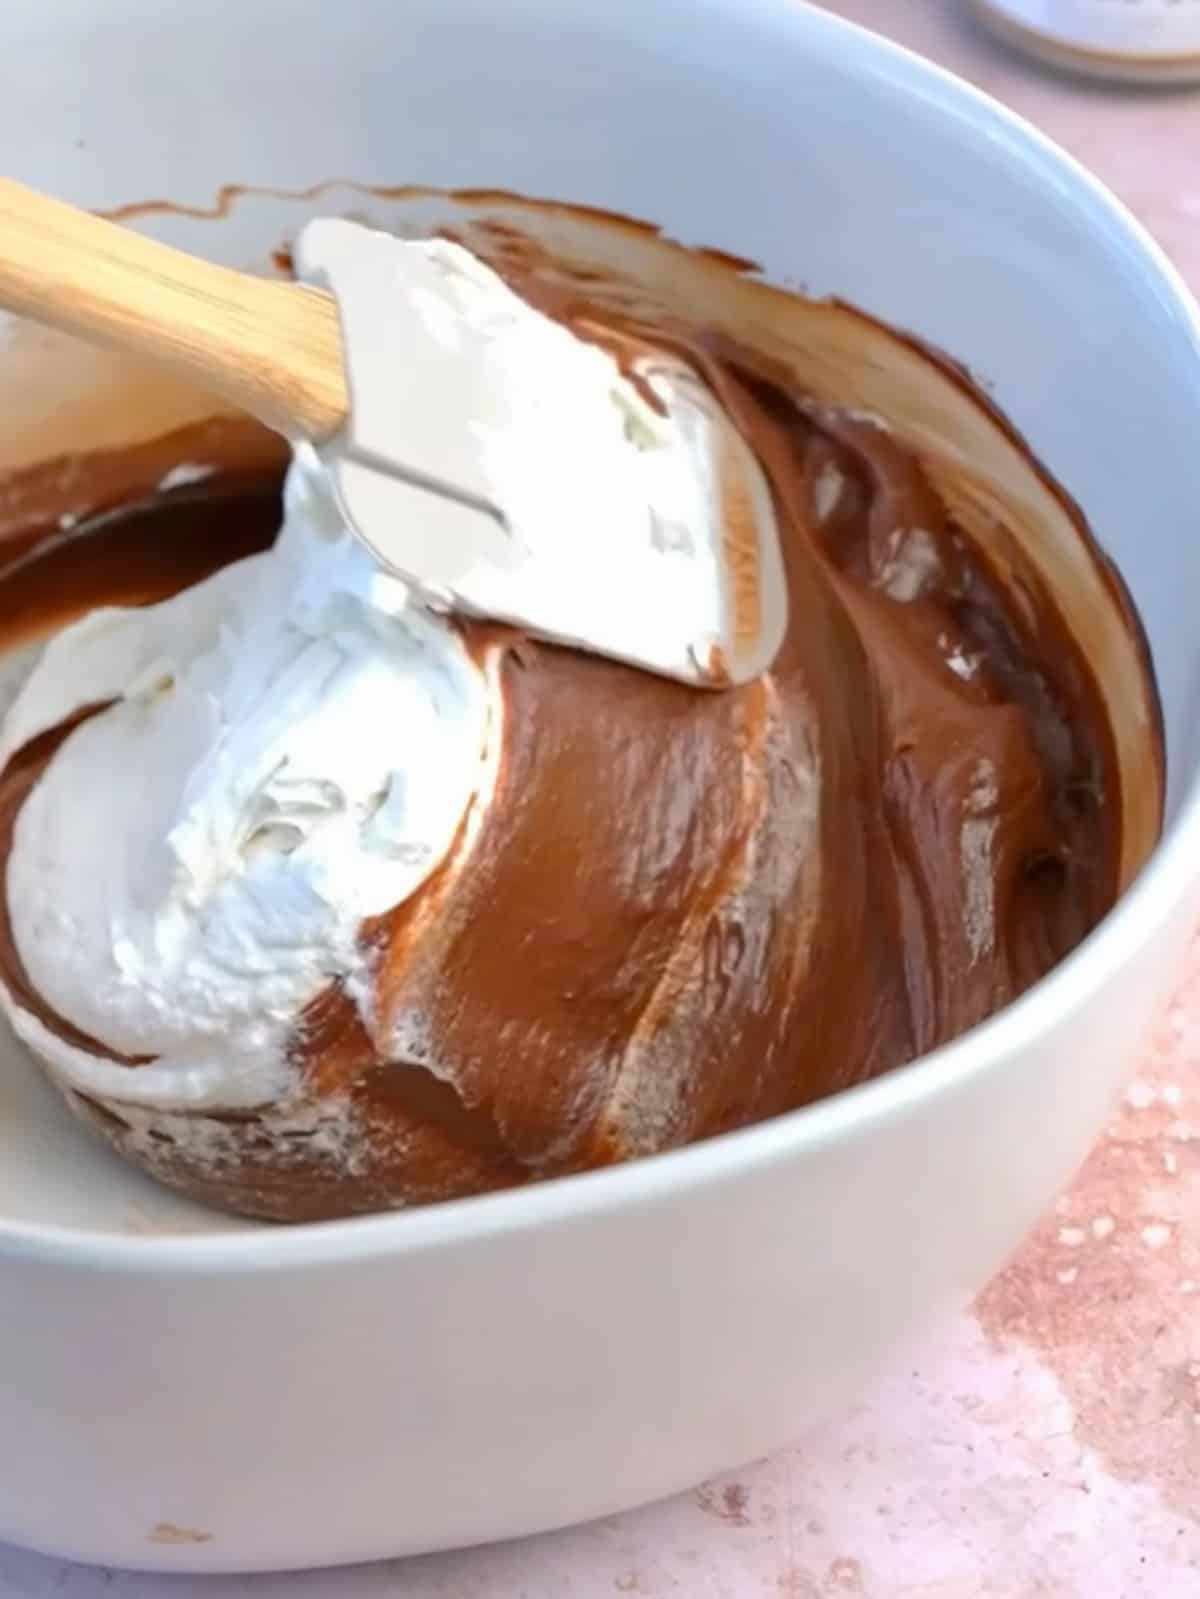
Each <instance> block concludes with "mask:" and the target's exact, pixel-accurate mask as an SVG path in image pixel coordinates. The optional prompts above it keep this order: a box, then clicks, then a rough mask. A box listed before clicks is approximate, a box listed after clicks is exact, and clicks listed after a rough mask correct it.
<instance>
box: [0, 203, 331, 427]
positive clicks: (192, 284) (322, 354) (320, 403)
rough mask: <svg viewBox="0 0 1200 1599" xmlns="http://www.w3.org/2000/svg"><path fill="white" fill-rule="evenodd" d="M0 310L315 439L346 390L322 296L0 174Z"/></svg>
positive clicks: (328, 307)
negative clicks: (193, 251)
mask: <svg viewBox="0 0 1200 1599" xmlns="http://www.w3.org/2000/svg"><path fill="white" fill-rule="evenodd" d="M0 306H5V307H7V308H8V309H9V310H11V311H16V312H19V313H20V314H22V315H24V316H30V317H34V318H36V319H37V320H38V321H40V322H48V323H50V324H52V325H53V326H54V327H58V328H63V329H65V330H66V331H67V332H68V333H78V334H81V335H82V336H83V337H85V338H89V339H94V340H96V341H98V342H100V343H104V344H109V345H115V346H116V347H117V348H118V349H125V350H132V351H136V352H137V353H138V354H139V355H145V356H149V357H151V358H152V359H154V360H157V361H161V362H164V363H166V364H167V365H169V366H171V367H173V368H175V370H176V371H178V372H180V373H182V374H184V375H185V376H187V377H189V378H193V379H195V380H196V381H197V382H199V383H201V384H203V385H205V386H206V387H208V388H210V389H214V390H216V392H217V393H219V394H221V395H223V396H224V397H225V398H226V399H227V400H230V401H232V402H233V403H234V404H235V405H238V406H241V407H242V408H243V409H244V410H247V411H249V412H250V413H251V414H252V415H253V416H256V417H258V419H259V420H260V421H262V422H265V423H266V424H267V426H268V427H272V428H275V429H276V430H277V431H278V432H280V433H284V434H286V435H287V436H289V437H292V438H295V437H297V436H299V437H303V438H309V439H317V440H320V439H324V438H327V437H328V436H329V435H330V434H331V433H334V432H336V431H337V429H338V428H339V427H341V425H342V424H343V422H344V421H345V420H346V415H347V412H348V410H349V396H348V393H347V388H346V373H345V365H344V356H343V351H342V335H341V326H340V323H339V320H338V311H337V304H336V302H335V301H334V299H333V297H332V295H329V294H326V293H324V291H322V290H320V289H314V288H310V287H308V286H307V285H305V284H300V283H283V282H279V281H277V280H274V279H271V278H258V277H254V276H252V275H251V274H250V273H248V272H235V271H232V270H231V269H230V268H228V267H222V266H214V265H213V263H212V262H210V261H203V260H201V259H200V258H199V257H197V256H193V255H188V254H187V252H186V251H184V250H176V249H173V248H172V247H171V246H170V245H166V244H160V243H158V242H157V241H156V240H154V239H148V238H146V237H144V235H142V234H139V233H135V232H133V230H132V229H130V228H125V227H120V226H118V224H116V223H114V222H105V221H103V220H102V219H101V218H99V217H95V216H92V215H91V213H90V212H87V211H81V210H78V209H77V208H76V207H74V206H70V205H65V204H63V203H62V201H60V200H51V199H49V198H48V197H46V196H45V195H41V194H38V193H36V192H35V191H34V190H32V189H27V188H25V186H24V185H23V184H20V183H16V182H14V181H13V180H12V179H11V178H0Z"/></svg>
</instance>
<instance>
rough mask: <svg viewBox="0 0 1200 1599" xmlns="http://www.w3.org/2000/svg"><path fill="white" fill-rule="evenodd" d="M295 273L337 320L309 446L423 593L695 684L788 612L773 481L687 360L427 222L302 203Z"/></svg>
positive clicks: (764, 645)
mask: <svg viewBox="0 0 1200 1599" xmlns="http://www.w3.org/2000/svg"><path fill="white" fill-rule="evenodd" d="M296 265H297V270H298V272H299V274H300V276H301V277H302V278H303V279H304V280H305V281H306V282H309V283H312V284H315V285H318V286H320V287H323V288H326V289H328V290H329V291H330V292H331V293H332V294H333V295H334V296H335V298H336V300H337V302H338V307H339V311H340V315H341V321H342V333H343V341H344V345H345V350H346V358H347V368H348V371H347V377H348V387H349V393H350V417H349V421H348V423H347V425H346V427H345V428H344V429H343V430H342V431H341V432H340V433H339V434H338V435H336V436H335V437H334V438H332V439H330V440H328V441H325V442H324V443H323V444H322V445H321V454H322V457H323V459H324V461H325V463H326V465H327V468H328V471H329V473H330V476H331V479H332V481H333V484H334V488H335V491H336V493H337V495H338V498H339V501H340V503H341V506H342V510H343V512H344V514H345V516H346V518H347V521H348V522H349V524H350V526H351V527H352V528H353V529H354V530H355V531H356V533H357V534H358V535H359V537H360V538H362V539H363V540H364V542H365V543H366V544H367V545H368V546H369V547H370V549H371V550H372V551H373V552H374V554H375V556H376V558H377V559H378V560H379V561H380V562H381V563H382V565H384V566H385V567H387V568H388V569H389V570H391V571H393V572H395V573H397V574H398V575H399V576H401V577H403V578H404V579H405V580H406V581H408V582H409V583H410V584H411V585H412V586H413V588H414V590H416V591H417V592H418V593H419V594H420V596H421V597H422V598H423V599H424V600H426V601H427V602H428V603H430V604H432V605H436V606H439V607H441V608H443V609H447V610H454V611H459V612H464V613H467V614H470V615H477V616H488V617H494V618H496V619H497V620H501V621H505V622H511V623H513V624H515V625H517V626H520V627H524V628H526V629H527V630H528V631H530V632H531V633H534V634H536V635H538V636H539V637H542V638H546V639H550V640H552V641H554V642H558V643H564V644H571V645H575V646H577V647H579V648H581V649H585V650H590V651H592V652H594V653H597V654H600V655H606V656H611V657H614V658H616V659H618V660H622V661H627V662H630V663H631V664H633V665H636V666H640V667H643V668H645V669H647V670H649V671H653V672H659V673H663V674H665V675H667V676H671V677H676V678H679V679H681V680H682V681H684V682H687V683H692V684H695V685H699V686H705V687H723V686H727V685H729V684H735V683H741V682H746V681H748V680H749V679H751V678H753V677H755V676H756V675H757V674H758V673H759V672H761V671H763V670H764V669H765V668H766V667H767V666H769V664H770V662H771V661H772V659H773V658H774V656H775V654H776V652H777V650H778V648H779V645H780V643H781V642H782V639H783V634H784V630H785V628H786V625H787V608H786V589H785V584H784V574H783V565H782V559H781V555H780V550H779V544H778V533H777V528H776V522H775V516H774V508H773V502H772V497H771V491H770V486H769V484H768V483H767V480H766V478H765V475H764V473H763V471H762V468H761V467H760V465H759V463H758V461H757V460H756V458H755V457H754V455H753V452H752V451H751V450H750V449H749V447H748V446H747V444H746V443H745V441H744V439H742V437H741V435H740V434H739V433H738V432H737V430H736V429H735V428H734V427H733V426H732V424H731V423H730V421H729V419H728V417H726V415H725V414H724V412H723V411H722V409H721V407H720V406H719V405H718V403H717V402H716V400H715V399H714V397H713V396H712V395H711V393H710V392H709V391H708V390H707V389H706V388H705V386H704V385H703V384H702V383H701V382H700V380H699V379H698V377H697V376H696V375H695V373H693V372H692V371H691V370H690V369H689V368H687V367H686V366H684V365H683V364H682V363H680V362H677V361H675V360H674V359H673V358H671V357H669V356H667V355H665V354H661V355H660V354H659V353H657V352H656V353H655V354H654V355H653V357H652V358H650V359H648V360H647V361H646V364H645V369H644V371H642V372H641V373H639V376H640V377H641V378H642V379H643V380H644V382H645V383H646V385H647V386H648V387H649V389H650V390H651V392H652V393H653V395H654V396H656V397H657V399H658V400H660V401H661V402H662V409H661V410H659V409H658V408H657V407H656V406H655V404H654V403H653V402H652V401H651V400H650V399H649V398H648V397H647V396H645V395H643V394H641V393H639V392H638V388H637V387H636V386H635V385H634V384H633V383H631V382H629V381H628V380H627V379H626V378H625V377H624V376H623V375H622V373H621V371H620V369H619V368H618V366H617V363H616V361H615V360H614V358H613V357H612V356H611V355H610V354H609V353H608V352H606V351H605V350H602V349H600V348H598V347H597V346H595V345H593V344H590V343H587V342H585V341H583V340H581V339H578V338H576V337H575V335H574V334H572V333H571V332H569V331H568V330H567V329H566V328H563V327H561V326H560V325H559V324H557V323H555V322H553V321H552V320H551V319H550V318H548V317H545V316H543V315H542V314H541V313H540V312H537V311H535V310H534V309H533V308H532V307H530V306H528V305H527V304H526V303H525V302H524V301H523V300H521V299H520V298H519V297H518V296H517V295H515V294H514V293H513V292H512V291H511V290H510V289H509V288H508V287H507V286H506V285H505V284H504V283H503V282H502V280H501V279H500V278H499V277H498V276H497V275H496V274H495V273H494V272H492V271H491V270H490V268H488V267H486V266H485V265H484V264H483V263H482V262H481V261H479V260H478V259H477V258H476V257H475V256H473V255H471V253H470V252H469V251H467V250H464V249H462V248H461V247H460V246H458V245H455V244H451V243H448V242H446V241H444V240H438V239H426V240H418V241H415V242H410V241H403V240H399V239H396V238H393V237H392V236H391V235H389V234H384V233H379V232H375V231H373V230H371V229H367V228H364V227H361V226H359V225H358V224H356V223H350V222H341V221H334V220H321V221H316V222H312V223H309V224H308V226H307V227H306V228H305V229H304V231H303V233H302V234H301V236H300V239H299V241H298V245H297V249H296Z"/></svg>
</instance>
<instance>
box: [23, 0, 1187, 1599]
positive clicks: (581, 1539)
mask: <svg viewBox="0 0 1200 1599" xmlns="http://www.w3.org/2000/svg"><path fill="white" fill-rule="evenodd" d="M830 9H833V10H838V11H841V12H843V13H844V14H845V15H847V16H850V17H853V18H854V19H855V20H857V21H859V22H863V23H866V24H868V25H869V26H873V27H876V28H879V29H881V30H883V31H885V32H890V33H892V34H893V35H894V36H895V37H897V38H899V39H901V40H902V41H903V42H904V43H905V44H908V45H910V46H911V47H912V48H914V49H916V50H920V51H922V52H923V53H925V54H927V55H930V56H933V57H935V58H937V59H938V60H940V61H942V62H944V63H946V64H947V65H949V66H951V67H953V68H954V69H955V70H956V71H958V72H960V73H962V74H963V75H964V76H966V77H968V78H971V79H972V80H973V81H974V82H975V83H977V84H979V85H980V86H981V87H983V88H985V89H987V90H988V91H989V92H990V93H992V94H995V95H997V96H998V97H1000V98H1001V99H1004V100H1007V101H1008V102H1009V103H1010V104H1012V105H1013V106H1015V107H1016V108H1017V109H1018V110H1020V111H1021V112H1023V113H1024V114H1025V115H1026V116H1028V117H1030V118H1032V119H1033V120H1034V121H1035V122H1038V123H1040V124H1041V126H1042V127H1044V128H1045V129H1046V130H1047V131H1048V132H1050V133H1051V134H1052V135H1053V136H1054V137H1055V138H1057V139H1058V140H1060V141H1061V142H1062V143H1063V144H1065V145H1067V146H1068V147H1069V148H1070V149H1071V150H1073V151H1074V152H1075V154H1076V155H1078V156H1080V157H1081V158H1082V159H1083V160H1084V161H1085V162H1086V163H1088V164H1089V165H1090V166H1092V167H1093V168H1094V169H1095V170H1096V171H1098V172H1099V173H1100V174H1101V176H1102V177H1103V178H1105V180H1106V181H1107V182H1108V183H1109V184H1110V185H1111V186H1112V187H1113V188H1114V189H1115V190H1116V191H1117V193H1118V194H1119V195H1120V196H1121V197H1122V198H1123V199H1124V200H1125V201H1126V202H1127V203H1128V204H1129V205H1130V206H1131V207H1132V208H1133V209H1134V210H1135V211H1136V212H1137V213H1138V214H1139V215H1140V216H1141V217H1142V219H1143V220H1144V221H1145V222H1146V223H1147V224H1148V225H1149V227H1150V228H1151V229H1152V231H1153V232H1154V233H1155V234H1156V235H1157V237H1158V238H1159V240H1160V241H1161V242H1162V244H1163V245H1164V246H1165V247H1166V249H1167V250H1168V251H1169V252H1170V254H1171V255H1172V256H1173V257H1174V259H1175V261H1176V262H1177V264H1178V265H1179V266H1180V267H1181V268H1182V270H1183V271H1184V273H1185V274H1186V275H1187V276H1188V277H1189V278H1190V280H1191V282H1192V283H1193V285H1194V286H1195V287H1196V288H1197V289H1198V290H1200V91H1188V92H1180V91H1172V92H1167V93H1155V92H1131V91H1125V92H1121V91H1117V90H1109V89H1104V88H1097V87H1091V86H1080V85H1075V84H1072V83H1068V82H1066V81H1063V80H1060V79H1056V78H1053V77H1050V76H1048V75H1045V74H1044V73H1042V72H1041V71H1040V70H1039V69H1037V68H1036V67H1034V66H1033V65H1031V64H1027V63H1025V62H1024V61H1023V60H1021V59H1019V58H1018V57H1016V56H1011V55H1009V54H1007V53H1006V52H1004V51H1002V50H1001V49H999V48H998V47H993V46H992V45H991V44H989V43H988V41H987V40H985V39H983V38H982V37H981V36H980V35H979V34H978V32H977V31H976V30H975V28H974V27H972V26H971V25H970V23H969V22H968V21H966V20H965V17H964V13H965V9H966V8H965V4H964V3H963V0H837V3H835V4H831V6H830ZM1197 917H1198V921H1200V894H1198V902H1197ZM1198 1067H1200V946H1198V953H1197V959H1196V963H1195V973H1194V976H1193V978H1192V980H1191V981H1190V983H1188V984H1187V985H1185V987H1184V989H1183V991H1182V992H1181V993H1180V995H1179V996H1178V998H1177V1000H1176V1002H1175V1004H1174V1005H1173V1007H1172V1008H1171V1010H1170V1012H1169V1014H1168V1015H1167V1016H1166V1017H1165V1018H1164V1019H1163V1022H1162V1025H1161V1027H1160V1029H1159V1034H1158V1037H1157V1038H1156V1040H1155V1041H1154V1043H1153V1045H1152V1047H1151V1048H1150V1049H1149V1051H1148V1052H1147V1055H1146V1058H1145V1059H1144V1060H1143V1061H1142V1062H1141V1064H1140V1066H1139V1068H1138V1071H1137V1075H1136V1077H1135V1078H1134V1079H1133V1080H1132V1081H1131V1084H1130V1087H1129V1089H1128V1092H1127V1094H1126V1097H1125V1101H1124V1104H1123V1105H1122V1107H1121V1109H1120V1111H1119V1113H1118V1114H1117V1116H1116V1118H1115V1120H1114V1121H1113V1123H1112V1124H1111V1126H1110V1127H1109V1128H1108V1130H1107V1132H1106V1134H1105V1136H1104V1138H1103V1139H1102V1141H1101V1143H1100V1145H1099V1147H1098V1148H1097V1149H1096V1150H1095V1152H1094V1153H1093V1155H1092V1157H1091V1159H1090V1160H1089V1162H1088V1164H1087V1166H1086V1167H1085V1169H1084V1171H1083V1172H1082V1174H1081V1175H1080V1177H1079V1179H1078V1180H1077V1181H1076V1183H1075V1184H1074V1186H1073V1187H1072V1188H1071V1189H1070V1191H1069V1192H1068V1193H1067V1194H1066V1195H1064V1197H1063V1198H1062V1199H1060V1200H1059V1201H1058V1204H1057V1206H1056V1207H1055V1208H1054V1209H1053V1210H1052V1212H1051V1214H1050V1215H1048V1216H1047V1217H1046V1219H1045V1221H1044V1223H1043V1224H1042V1226H1041V1228H1040V1229H1039V1231H1038V1233H1037V1235H1036V1236H1035V1237H1034V1238H1033V1239H1032V1240H1031V1241H1030V1243H1029V1244H1028V1245H1027V1247H1026V1248H1025V1250H1024V1252H1023V1253H1022V1254H1021V1255H1020V1257H1019V1258H1018V1259H1017V1261H1016V1262H1015V1263H1014V1265H1013V1266H1012V1267H1011V1268H1010V1269H1009V1270H1008V1271H1006V1272H1005V1273H1004V1274H1003V1275H1002V1276H1001V1277H999V1278H998V1279H997V1280H996V1281H995V1282H994V1283H993V1284H992V1285H991V1287H990V1288H989V1289H988V1290H987V1292H986V1293H985V1294H984V1295H983V1297H982V1298H981V1300H980V1302H979V1303H978V1305H976V1307H975V1309H974V1311H973V1312H972V1314H970V1315H969V1316H964V1317H963V1318H962V1319H961V1320H959V1321H958V1322H957V1323H956V1324H954V1325H952V1326H949V1327H945V1328H944V1329H943V1330H942V1331H941V1333H940V1334H939V1335H938V1336H937V1337H935V1338H933V1339H932V1340H930V1341H929V1343H928V1344H927V1345H926V1346H925V1347H924V1348H923V1349H921V1350H920V1351H919V1352H918V1353H917V1354H916V1356H915V1357H913V1358H911V1359H910V1360H909V1361H908V1363H907V1364H904V1365H902V1366H898V1367H897V1369H896V1370H894V1371H893V1372H892V1373H891V1374H890V1375H889V1376H888V1377H886V1378H885V1380H884V1381H883V1382H882V1383H881V1384H880V1386H879V1388H878V1390H877V1392H876V1393H875V1394H874V1395H873V1396H871V1397H870V1398H869V1399H867V1400H866V1401H864V1403H863V1404H861V1405H860V1406H858V1407H857V1408H856V1409H854V1410H853V1411H850V1412H849V1413H847V1414H845V1415H842V1416H839V1417H838V1418H837V1419H836V1420H834V1421H833V1422H831V1423H830V1424H829V1425H827V1426H826V1427H824V1428H823V1429H822V1430H821V1431H820V1432H818V1433H817V1434H816V1435H815V1436H811V1437H809V1438H807V1439H806V1440H805V1441H804V1442H803V1443H801V1444H798V1445H797V1446H796V1447H795V1448H793V1449H791V1450H788V1451H786V1452H784V1453H782V1454H780V1455H777V1456H775V1457H774V1458H773V1459H771V1460H768V1461H765V1462H764V1463H762V1464H760V1465H757V1466H755V1467H753V1468H752V1469H750V1470H746V1471H741V1472H738V1473H737V1474H736V1475H735V1476H732V1477H730V1478H728V1479H725V1480H722V1481H719V1482H713V1483H708V1484H705V1485H704V1486H703V1487H701V1488H698V1489H697V1490H696V1491H695V1492H693V1493H691V1494H687V1495H684V1496H683V1497H681V1498H679V1499H676V1500H673V1501H671V1502H669V1503H667V1504H662V1505H657V1506H654V1507H652V1508H650V1509H647V1510H642V1511H638V1512H635V1513H632V1514H630V1515H626V1516H618V1517H614V1518H613V1519H611V1520H609V1521H604V1522H600V1523H598V1524H596V1525H593V1526H588V1527H583V1528H579V1529H577V1530H574V1531H570V1532H564V1533H558V1534H555V1535H552V1536H549V1537H545V1538H538V1539H531V1540H529V1541H527V1542H525V1543H521V1544H513V1545H507V1546H504V1547H499V1548H492V1549H482V1550H473V1551H468V1552H466V1553H463V1554H454V1555H440V1556H435V1557H430V1558H427V1559H422V1560H417V1561H409V1562H406V1563H403V1564H401V1563H389V1564H386V1565H381V1566H373V1567H369V1568H365V1569H360V1570H357V1571H350V1572H338V1573H331V1572H325V1573H313V1574H311V1575H304V1576H291V1577H260V1578H252V1579H232V1578H231V1579H202V1578H196V1579H189V1578H171V1579H167V1578H154V1577H136V1576H126V1575H121V1574H117V1573H113V1572H103V1571H85V1570H83V1569H81V1568H78V1567H70V1566H64V1565H62V1564H60V1563H58V1562H55V1561H49V1560H42V1559H39V1558H38V1557H36V1556H33V1555H26V1554H24V1553H21V1552H19V1551H16V1550H5V1549H0V1599H18V1596H20V1599H42V1596H49V1595H55V1596H57V1595H68V1596H73V1599H99V1596H100V1595H104V1596H106V1599H201V1596H203V1599H318V1596H321V1599H327V1596H336V1599H382V1596H384V1595H397V1596H399V1595H403V1596H404V1599H601V1596H604V1599H619V1596H620V1595H623V1594H632V1595H641V1596H646V1599H660V1596H661V1599H666V1596H668V1595H674V1596H678V1599H750V1596H755V1599H758V1596H762V1599H769V1596H774V1599H838V1596H843V1595H857V1596H861V1599H978V1596H985V1595H986V1596H988V1599H1034V1596H1035V1595H1037V1596H1042V1595H1045V1596H1051V1599H1142V1596H1145V1599H1189V1596H1191V1595H1200V1070H1197V1068H1198Z"/></svg>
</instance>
